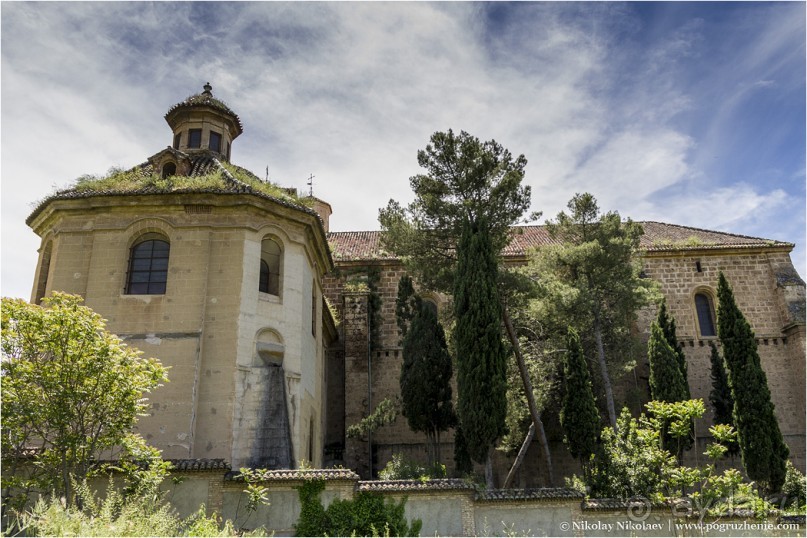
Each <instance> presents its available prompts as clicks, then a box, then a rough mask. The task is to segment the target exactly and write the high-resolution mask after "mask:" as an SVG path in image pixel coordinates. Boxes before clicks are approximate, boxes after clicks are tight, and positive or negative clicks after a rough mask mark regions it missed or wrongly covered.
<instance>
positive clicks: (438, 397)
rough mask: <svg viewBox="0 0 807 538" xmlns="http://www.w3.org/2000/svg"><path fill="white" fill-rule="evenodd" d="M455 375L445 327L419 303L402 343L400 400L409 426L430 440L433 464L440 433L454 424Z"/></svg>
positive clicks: (437, 458)
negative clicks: (452, 386) (452, 398)
mask: <svg viewBox="0 0 807 538" xmlns="http://www.w3.org/2000/svg"><path fill="white" fill-rule="evenodd" d="M452 373H453V368H452V365H451V356H450V355H449V354H448V347H447V345H446V338H445V334H444V332H443V327H442V326H441V325H440V323H439V322H438V321H437V316H436V315H435V313H434V312H433V311H432V310H431V309H430V308H424V307H423V305H422V303H419V305H418V308H417V310H416V311H415V315H414V317H413V318H412V322H411V324H410V325H409V330H408V331H407V332H406V337H405V338H404V340H403V364H402V365H401V378H400V383H401V400H402V412H403V415H404V416H405V417H406V420H407V422H408V423H409V427H410V428H411V429H412V431H416V432H423V433H425V434H426V437H427V438H428V440H429V447H430V450H429V459H430V461H431V462H432V463H434V462H435V461H437V462H439V461H440V451H439V443H440V432H442V431H445V430H447V429H448V428H450V427H451V426H453V425H454V423H455V414H454V405H453V403H452V401H451V392H452V391H451V376H452Z"/></svg>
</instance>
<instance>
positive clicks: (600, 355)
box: [594, 311, 616, 431]
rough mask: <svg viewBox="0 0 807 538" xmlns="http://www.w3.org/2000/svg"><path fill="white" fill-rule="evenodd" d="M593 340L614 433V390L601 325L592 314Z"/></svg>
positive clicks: (598, 318) (597, 315)
mask: <svg viewBox="0 0 807 538" xmlns="http://www.w3.org/2000/svg"><path fill="white" fill-rule="evenodd" d="M594 340H595V342H596V343H597V361H598V362H599V363H600V375H601V376H602V386H603V389H604V390H605V403H606V405H607V407H608V419H609V420H610V422H611V427H612V428H614V430H615V431H616V408H615V407H614V390H613V389H612V388H611V377H610V376H609V375H608V365H607V364H605V347H604V346H603V344H602V325H601V323H600V313H599V312H597V311H595V312H594Z"/></svg>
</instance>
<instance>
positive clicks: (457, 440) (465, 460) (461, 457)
mask: <svg viewBox="0 0 807 538" xmlns="http://www.w3.org/2000/svg"><path fill="white" fill-rule="evenodd" d="M454 470H455V471H456V473H457V474H458V475H460V476H465V475H469V474H471V473H473V471H474V464H473V462H472V461H471V455H470V454H469V453H468V443H467V442H466V441H465V435H464V434H463V432H462V424H461V423H459V422H458V423H457V427H456V428H454Z"/></svg>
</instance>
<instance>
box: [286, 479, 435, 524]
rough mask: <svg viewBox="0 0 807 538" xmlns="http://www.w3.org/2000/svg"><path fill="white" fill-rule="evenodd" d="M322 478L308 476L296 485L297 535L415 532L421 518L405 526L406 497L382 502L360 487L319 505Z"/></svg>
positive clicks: (380, 498) (323, 485)
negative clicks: (351, 494) (350, 494)
mask: <svg viewBox="0 0 807 538" xmlns="http://www.w3.org/2000/svg"><path fill="white" fill-rule="evenodd" d="M324 489H325V481H323V480H308V481H306V482H305V483H304V484H303V485H301V486H299V487H298V488H297V490H298V493H299V496H300V504H301V511H300V519H299V520H298V521H297V524H296V525H295V531H296V533H297V536H379V535H383V536H417V535H418V534H419V533H420V528H421V526H422V522H421V521H420V520H419V519H417V520H415V521H413V522H412V525H411V526H409V525H407V523H406V518H405V517H404V510H405V505H406V498H404V499H402V500H401V501H400V502H399V503H395V502H393V501H388V502H384V497H383V496H381V495H380V494H378V493H374V492H367V491H362V492H359V493H357V494H356V495H355V497H354V498H353V499H335V500H334V501H333V502H331V504H330V505H329V506H328V508H327V510H326V509H325V508H323V506H322V501H321V500H320V498H319V497H320V493H321V492H322V491H323V490H324Z"/></svg>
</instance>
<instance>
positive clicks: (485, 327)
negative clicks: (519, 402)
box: [454, 218, 507, 463]
mask: <svg viewBox="0 0 807 538" xmlns="http://www.w3.org/2000/svg"><path fill="white" fill-rule="evenodd" d="M497 261H498V260H497V253H496V251H495V250H494V247H493V244H492V242H491V238H490V234H489V231H488V226H487V223H486V222H485V219H484V218H482V219H480V220H479V221H475V222H474V221H471V222H469V223H468V225H467V226H465V228H464V230H463V233H462V236H461V238H460V241H459V243H458V245H457V273H456V280H455V285H454V312H455V318H456V320H457V321H456V323H457V324H456V328H455V329H454V337H455V343H456V352H457V353H456V354H457V390H458V392H459V395H458V396H459V397H458V412H459V419H460V423H461V424H462V431H463V436H464V438H465V441H466V444H467V447H468V454H469V455H470V456H471V459H473V460H474V461H477V462H479V463H484V462H485V461H486V460H487V457H488V453H489V451H490V449H491V448H492V447H493V445H494V443H495V442H496V439H497V438H498V437H499V436H500V435H502V433H504V418H505V415H506V413H507V401H506V397H505V392H506V371H505V370H506V368H505V366H506V365H505V348H504V345H503V343H502V334H501V319H502V317H501V305H500V303H499V295H498V289H497V278H498V265H497Z"/></svg>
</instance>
